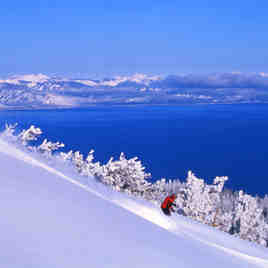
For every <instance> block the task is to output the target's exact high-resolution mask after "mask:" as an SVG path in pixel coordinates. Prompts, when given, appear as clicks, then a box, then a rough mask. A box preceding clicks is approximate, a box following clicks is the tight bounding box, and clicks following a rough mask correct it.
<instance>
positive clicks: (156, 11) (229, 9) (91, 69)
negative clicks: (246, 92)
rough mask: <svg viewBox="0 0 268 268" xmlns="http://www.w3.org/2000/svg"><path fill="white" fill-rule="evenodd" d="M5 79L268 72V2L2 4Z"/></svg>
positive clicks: (0, 64)
mask: <svg viewBox="0 0 268 268" xmlns="http://www.w3.org/2000/svg"><path fill="white" fill-rule="evenodd" d="M0 10H1V16H0V25H1V26H0V27H1V32H0V34H1V37H0V41H1V42H0V53H1V55H0V57H1V58H0V75H1V76H3V75H7V74H10V73H40V72H41V73H46V74H54V73H56V74H64V75H68V76H75V75H77V74H78V73H81V74H84V75H87V74H88V75H93V74H98V75H107V74H122V73H135V72H144V73H150V74H178V73H208V72H231V71H242V72H261V71H263V72H268V34H267V32H268V17H267V14H268V1H267V0H258V1H245V0H244V1H241V0H236V1H234V0H232V1H229V0H225V1H215V0H214V1H209V0H202V1H200V0H193V1H182V0H180V1H176V0H173V1H171V0H170V1H169V0H165V1H164V0H161V1H159V0H143V1H142V0H136V1H126V0H125V1H121V0H117V1H113V0H107V1H105V0H98V1H91V0H76V1H69V0H65V1H63V0H50V1H49V0H42V1H40V0H39V1H38V0H25V1H22V0H13V1H3V2H2V3H1V9H0Z"/></svg>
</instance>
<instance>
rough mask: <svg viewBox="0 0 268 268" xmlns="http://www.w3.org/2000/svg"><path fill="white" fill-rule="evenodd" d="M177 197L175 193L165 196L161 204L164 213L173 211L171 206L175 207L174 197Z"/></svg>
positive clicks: (167, 213)
mask: <svg viewBox="0 0 268 268" xmlns="http://www.w3.org/2000/svg"><path fill="white" fill-rule="evenodd" d="M176 198H177V195H176V194H172V195H169V196H167V197H166V198H165V200H164V201H163V202H162V204H161V209H162V211H163V212H164V214H165V215H167V216H170V215H171V211H172V212H175V210H174V209H173V207H172V206H174V207H176V204H175V203H174V202H175V199H176Z"/></svg>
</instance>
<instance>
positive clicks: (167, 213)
mask: <svg viewBox="0 0 268 268" xmlns="http://www.w3.org/2000/svg"><path fill="white" fill-rule="evenodd" d="M161 209H162V211H163V212H164V214H165V215H167V216H170V215H171V213H170V210H169V208H167V207H166V208H161Z"/></svg>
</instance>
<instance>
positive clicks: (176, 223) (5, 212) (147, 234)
mask: <svg viewBox="0 0 268 268" xmlns="http://www.w3.org/2000/svg"><path fill="white" fill-rule="evenodd" d="M0 166H1V173H0V179H1V182H0V196H1V202H0V210H1V221H0V235H1V242H2V243H1V244H2V247H1V251H0V267H12V268H17V267H19V268H21V267H27V268H30V267H40V268H42V267H46V268H48V267H64V268H68V267H70V268H73V267H77V268H83V267H117V268H118V267H146V268H147V267H170V265H172V267H183V268H188V267H217V268H222V267H231V268H232V267H235V268H238V267H268V250H267V248H264V247H262V246H259V245H256V244H253V243H250V242H247V241H243V240H240V239H237V238H234V237H232V236H230V235H228V234H225V233H222V232H220V231H217V230H216V229H214V228H211V227H209V226H205V225H202V224H199V223H196V222H194V221H192V220H190V219H188V218H185V217H181V216H178V215H174V216H172V217H171V218H168V217H166V216H164V215H162V214H161V212H160V211H159V209H158V208H157V207H154V206H153V205H152V204H149V203H147V202H145V201H141V200H136V199H134V198H131V197H129V196H126V195H123V194H120V193H117V192H113V191H111V190H110V189H109V188H107V187H105V186H103V185H101V184H99V183H96V182H94V180H93V179H92V180H90V181H89V182H87V183H86V182H83V181H82V180H81V178H79V177H77V175H75V174H72V173H71V172H69V171H67V169H63V168H56V167H55V166H52V165H48V164H47V163H46V162H44V161H41V160H40V159H39V158H38V157H36V156H33V155H31V154H29V153H25V152H22V151H20V150H19V149H17V148H15V147H14V146H13V145H10V144H8V143H6V142H5V141H4V140H3V139H0Z"/></svg>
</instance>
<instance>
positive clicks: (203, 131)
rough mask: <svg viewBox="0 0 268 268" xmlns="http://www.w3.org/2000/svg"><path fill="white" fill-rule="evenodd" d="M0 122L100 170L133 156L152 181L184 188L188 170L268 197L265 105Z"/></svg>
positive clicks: (60, 113) (24, 114) (46, 113)
mask: <svg viewBox="0 0 268 268" xmlns="http://www.w3.org/2000/svg"><path fill="white" fill-rule="evenodd" d="M5 122H8V123H14V122H18V123H19V127H20V128H26V127H29V126H30V125H31V124H34V125H36V126H39V127H40V128H41V129H42V130H43V131H44V137H46V138H48V139H49V140H52V141H61V142H63V143H65V145H66V148H65V149H66V150H71V149H72V150H79V151H81V152H82V153H84V154H85V155H86V154H87V152H88V151H89V150H90V149H94V150H95V157H96V160H98V161H101V162H106V161H108V159H109V158H110V156H114V157H116V158H117V157H118V156H119V154H120V152H125V153H126V156H127V157H128V158H130V157H133V156H138V157H139V159H140V160H141V161H142V163H143V164H144V166H145V167H146V171H147V172H151V173H152V179H153V180H156V179H159V178H161V177H165V178H171V179H175V178H179V179H181V180H184V179H185V177H186V175H187V171H188V170H192V171H193V172H194V173H195V174H196V175H197V176H198V177H201V178H204V179H205V180H206V181H207V182H209V183H211V181H212V179H213V178H214V177H215V176H223V175H226V176H228V177H229V182H228V183H227V184H226V186H227V187H229V188H232V189H234V190H239V189H243V190H244V191H245V192H248V193H250V194H253V195H255V194H258V195H261V196H262V195H264V194H266V193H268V179H267V174H266V167H267V156H268V141H267V137H268V105H265V104H256V105H255V104H248V105H246V104H245V105H200V106H133V107H129V106H128V107H94V108H89V109H77V110H35V111H1V112H0V124H1V126H2V128H3V125H4V123H5Z"/></svg>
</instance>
